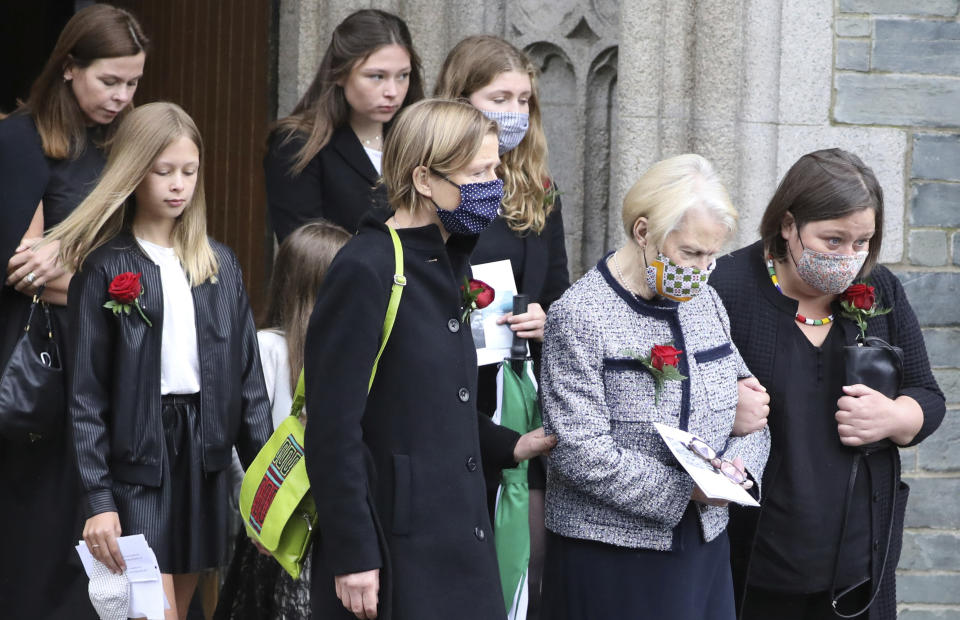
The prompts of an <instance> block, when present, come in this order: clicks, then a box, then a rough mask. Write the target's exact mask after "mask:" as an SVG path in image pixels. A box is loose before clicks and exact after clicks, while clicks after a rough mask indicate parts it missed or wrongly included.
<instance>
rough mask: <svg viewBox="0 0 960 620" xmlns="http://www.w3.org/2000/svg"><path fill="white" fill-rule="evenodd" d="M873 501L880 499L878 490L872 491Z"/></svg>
mask: <svg viewBox="0 0 960 620" xmlns="http://www.w3.org/2000/svg"><path fill="white" fill-rule="evenodd" d="M873 501H874V502H879V501H880V491H874V492H873Z"/></svg>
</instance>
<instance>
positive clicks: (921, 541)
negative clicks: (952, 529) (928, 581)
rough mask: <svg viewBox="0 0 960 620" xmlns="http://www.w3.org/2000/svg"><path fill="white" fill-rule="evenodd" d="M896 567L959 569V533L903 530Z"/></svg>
mask: <svg viewBox="0 0 960 620" xmlns="http://www.w3.org/2000/svg"><path fill="white" fill-rule="evenodd" d="M898 568H901V569H907V570H960V535H957V534H955V533H951V534H945V533H939V532H938V533H932V534H931V533H926V532H923V531H922V530H921V531H920V532H904V534H903V552H902V554H901V556H900V564H899V565H898Z"/></svg>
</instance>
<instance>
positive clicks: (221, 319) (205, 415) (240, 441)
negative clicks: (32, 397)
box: [67, 233, 271, 516]
mask: <svg viewBox="0 0 960 620" xmlns="http://www.w3.org/2000/svg"><path fill="white" fill-rule="evenodd" d="M210 244H211V246H212V247H213V250H214V253H215V254H216V256H217V260H218V262H219V265H220V270H219V273H218V274H217V277H216V281H207V282H204V283H203V284H201V285H200V286H195V287H193V288H192V289H191V292H192V293H193V303H194V314H195V319H196V326H197V348H198V353H199V360H200V386H201V387H200V420H201V438H202V442H203V467H204V470H205V471H207V472H211V471H219V470H221V469H224V468H226V467H229V466H230V460H231V453H232V448H233V446H234V444H236V446H237V451H238V452H239V454H240V459H241V460H242V461H243V464H244V467H246V466H247V465H249V463H250V461H251V460H252V459H253V458H254V457H255V456H256V454H257V452H258V451H259V449H260V448H261V447H262V446H263V444H264V443H265V442H266V440H267V439H268V438H269V436H270V431H271V422H270V401H269V399H268V397H267V391H266V388H265V387H264V383H263V371H262V369H261V367H260V354H259V352H258V349H257V336H256V329H255V327H254V323H253V316H252V314H251V311H250V305H249V302H248V300H247V293H246V290H245V288H244V286H243V278H242V275H241V272H240V265H239V263H238V262H237V258H236V256H234V254H233V252H232V251H231V250H230V249H229V248H228V247H227V246H225V245H223V244H220V243H217V242H215V241H213V240H211V242H210ZM128 271H129V272H134V273H141V274H143V275H142V278H141V283H142V285H143V295H142V296H141V297H140V305H141V307H142V308H143V312H144V314H146V316H147V317H149V319H150V321H151V322H152V323H153V327H149V326H147V324H146V322H145V321H144V320H143V319H142V318H141V317H140V316H138V315H137V313H136V312H133V313H131V314H129V315H125V314H122V313H121V314H120V315H114V314H113V312H112V311H111V310H109V309H106V308H104V307H103V305H104V303H106V302H107V301H108V300H109V299H110V297H109V295H108V293H107V289H108V287H109V285H110V282H111V281H112V280H113V278H114V277H116V276H117V275H119V274H121V273H124V272H128ZM69 300H70V301H69V304H68V313H69V319H70V323H69V329H68V330H67V331H68V333H67V350H68V354H67V360H68V364H67V381H68V383H67V385H68V389H69V395H68V405H69V414H70V422H71V426H72V430H73V436H74V443H75V446H76V458H77V463H78V467H79V470H80V478H81V482H82V484H83V490H84V492H85V495H86V499H87V510H88V515H89V516H92V515H95V514H98V513H101V512H109V511H115V510H116V506H115V504H114V501H113V492H112V487H113V480H114V479H116V480H122V481H124V482H128V483H133V484H142V485H147V486H160V458H161V450H162V446H163V429H162V428H161V418H160V409H161V407H160V347H161V335H162V333H163V290H162V287H161V284H160V268H159V267H158V266H157V265H156V264H154V262H153V261H151V260H150V259H149V258H148V257H147V255H146V254H145V253H144V252H143V250H141V248H140V246H139V245H138V244H137V243H136V242H135V240H134V238H133V236H132V235H130V234H129V233H122V234H120V235H118V236H117V237H115V238H114V239H112V240H111V241H109V242H108V243H106V244H105V245H104V246H102V247H100V248H98V249H97V250H95V251H93V252H92V253H91V254H90V256H88V257H87V259H86V261H85V262H84V264H83V267H82V269H81V270H80V271H78V272H77V274H76V275H75V276H74V278H73V280H72V281H71V283H70V290H69Z"/></svg>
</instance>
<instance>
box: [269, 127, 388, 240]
mask: <svg viewBox="0 0 960 620" xmlns="http://www.w3.org/2000/svg"><path fill="white" fill-rule="evenodd" d="M284 136H285V132H283V131H281V130H274V132H273V133H272V134H271V136H270V140H269V145H268V150H267V154H266V156H265V157H264V158H263V170H264V173H265V174H266V188H267V207H268V209H269V211H270V221H271V223H272V224H273V231H274V232H275V233H276V235H277V240H278V241H280V242H282V241H283V240H284V239H285V238H286V237H287V235H289V234H290V233H292V232H293V231H294V230H295V229H296V228H297V227H299V226H302V225H303V224H305V223H307V222H309V221H310V220H315V219H317V218H324V219H326V220H328V221H330V222H333V223H334V224H337V225H338V226H343V227H344V228H346V229H347V231H349V232H350V233H355V232H356V231H357V227H358V226H359V224H360V218H361V217H362V216H363V214H364V213H366V212H367V211H369V210H371V209H383V210H385V209H386V208H387V191H386V188H385V187H384V186H383V185H377V180H378V179H379V177H380V175H379V174H377V170H376V168H374V167H373V164H372V163H371V162H370V158H369V157H368V156H367V153H366V151H364V150H363V145H362V144H360V140H359V139H357V136H356V134H354V133H353V130H352V129H351V128H350V126H349V125H344V126H343V127H340V128H338V129H336V130H335V131H334V132H333V135H331V136H330V142H328V143H327V144H326V145H325V146H324V147H323V148H322V149H320V151H319V152H318V153H317V154H316V155H315V156H314V157H313V159H311V160H310V161H309V162H308V163H307V167H306V168H304V169H303V171H302V172H301V173H300V174H296V175H295V174H293V173H292V172H291V171H290V166H291V165H292V162H293V160H294V158H295V157H296V154H297V151H299V150H300V147H301V146H303V143H304V140H305V138H304V137H303V136H302V135H301V134H295V135H294V136H293V137H292V138H291V139H290V140H289V141H285V139H284Z"/></svg>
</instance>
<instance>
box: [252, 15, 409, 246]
mask: <svg viewBox="0 0 960 620" xmlns="http://www.w3.org/2000/svg"><path fill="white" fill-rule="evenodd" d="M422 98H423V78H422V76H421V70H420V59H419V58H418V57H417V53H416V52H415V51H414V49H413V43H412V41H411V39H410V31H409V30H408V29H407V25H406V23H404V21H403V20H402V19H400V18H399V17H397V16H396V15H392V14H390V13H386V12H384V11H379V10H376V9H363V10H360V11H357V12H355V13H353V14H351V15H350V16H348V17H347V18H346V19H344V20H343V21H342V22H341V23H340V24H339V25H337V27H336V28H335V29H334V31H333V36H332V37H331V39H330V45H329V46H328V47H327V51H326V53H325V54H324V56H323V60H322V61H321V62H320V67H319V68H318V69H317V74H316V76H315V77H314V79H313V83H312V84H310V87H309V88H308V89H307V92H306V93H305V94H304V95H303V98H302V99H300V102H299V103H297V105H296V107H295V108H294V109H293V112H292V113H291V114H290V116H288V117H286V118H284V119H281V120H280V121H279V122H278V123H277V126H276V127H275V128H274V130H273V132H272V133H271V134H270V138H269V140H268V152H267V155H266V157H265V158H264V161H263V167H264V171H265V172H266V181H267V206H268V207H269V211H270V219H271V221H272V223H273V229H274V232H275V233H276V234H277V239H278V240H279V241H283V239H284V238H285V237H286V236H287V235H289V234H290V233H291V232H292V231H293V230H294V229H295V228H297V227H298V226H300V225H301V224H303V223H305V222H307V221H309V220H312V219H316V218H321V217H322V218H324V219H326V220H329V221H330V222H333V223H334V224H337V225H339V226H342V227H344V228H346V229H347V230H348V231H350V232H351V233H353V232H356V230H357V225H358V224H359V222H360V217H361V216H362V215H363V214H364V213H366V212H367V211H369V210H370V209H372V208H380V209H385V208H386V203H387V199H386V192H385V191H384V189H383V187H382V186H381V187H376V188H375V186H376V185H377V179H378V178H379V177H380V167H381V166H380V160H381V157H382V152H383V143H384V137H385V135H386V133H387V129H388V128H389V125H390V122H391V121H392V120H393V117H394V115H396V114H397V112H398V111H400V110H401V109H403V108H404V107H405V106H407V105H409V104H411V103H413V102H415V101H419V100H420V99H422Z"/></svg>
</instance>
